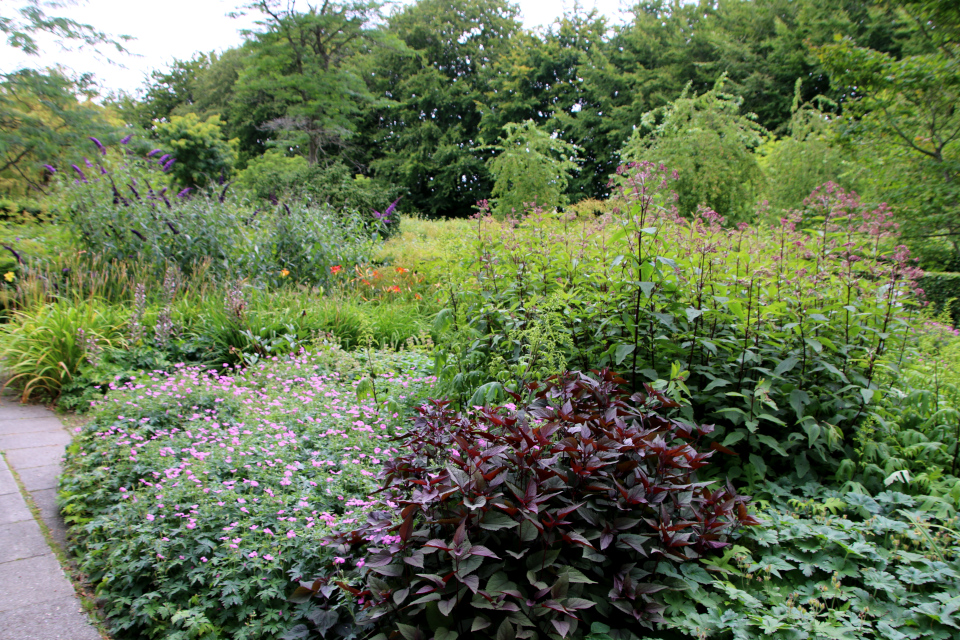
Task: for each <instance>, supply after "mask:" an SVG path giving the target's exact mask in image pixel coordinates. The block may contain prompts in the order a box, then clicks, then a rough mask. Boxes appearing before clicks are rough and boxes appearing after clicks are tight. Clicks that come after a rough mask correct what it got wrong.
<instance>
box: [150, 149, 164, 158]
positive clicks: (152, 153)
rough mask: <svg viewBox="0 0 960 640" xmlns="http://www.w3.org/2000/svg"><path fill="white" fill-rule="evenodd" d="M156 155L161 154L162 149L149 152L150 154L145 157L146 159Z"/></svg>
mask: <svg viewBox="0 0 960 640" xmlns="http://www.w3.org/2000/svg"><path fill="white" fill-rule="evenodd" d="M158 153H163V149H154V150H153V151H151V152H150V153H148V154H147V157H148V158H152V157H153V156H155V155H157V154H158Z"/></svg>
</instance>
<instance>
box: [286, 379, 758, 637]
mask: <svg viewBox="0 0 960 640" xmlns="http://www.w3.org/2000/svg"><path fill="white" fill-rule="evenodd" d="M595 373H596V377H591V376H588V375H585V374H582V373H568V374H564V375H563V376H559V377H555V378H553V379H550V380H548V381H547V382H545V383H542V384H532V385H530V389H529V390H530V391H531V392H532V397H533V398H534V399H533V401H532V402H530V403H529V404H528V405H527V406H525V407H523V408H520V409H518V408H517V407H516V406H515V405H514V404H505V405H502V406H499V407H492V408H491V407H484V408H482V409H480V408H478V409H477V410H476V411H474V412H469V413H466V414H462V413H455V412H454V411H453V410H452V409H451V407H450V405H449V403H447V402H443V401H433V402H432V403H429V404H427V405H425V406H423V407H422V408H421V409H420V415H419V417H418V418H417V419H416V421H415V422H414V424H413V428H412V429H411V430H410V431H409V432H408V433H406V434H405V435H402V436H400V437H399V440H400V443H399V444H398V445H397V447H396V448H397V449H399V450H400V451H401V452H402V453H401V454H400V455H398V456H396V457H394V458H393V459H392V460H390V461H388V462H386V463H385V464H384V465H383V468H382V471H381V478H382V479H383V481H384V483H385V487H384V489H383V493H382V496H381V498H380V502H379V505H378V506H379V509H378V508H377V507H374V508H373V511H372V513H371V515H370V517H369V518H368V521H367V522H366V523H365V524H363V525H361V526H360V527H356V528H349V529H342V528H341V530H340V531H341V532H340V533H339V534H338V535H334V536H332V537H330V538H329V539H328V540H327V542H328V543H329V544H331V545H334V553H335V554H336V555H335V557H334V558H333V562H332V565H331V570H330V571H329V572H328V573H327V574H325V575H323V576H321V577H320V578H319V579H317V580H315V581H314V582H312V583H302V585H301V586H300V587H299V588H298V589H297V590H296V591H295V592H294V594H293V596H292V599H293V600H295V601H301V602H305V601H309V600H312V601H314V602H315V604H316V609H315V610H314V611H312V612H310V613H309V614H308V618H309V619H310V620H311V621H312V625H311V626H310V627H308V626H307V625H302V626H299V627H297V628H295V629H294V630H293V631H292V632H291V633H290V634H289V635H288V637H291V638H293V637H301V638H302V637H308V636H309V637H315V636H317V635H319V636H322V637H325V638H329V637H331V636H335V637H356V636H357V635H359V634H363V635H364V636H365V637H366V636H374V637H377V638H387V637H400V636H396V635H395V632H399V634H400V635H402V637H404V638H407V639H410V640H415V639H418V638H423V639H426V638H430V637H433V638H455V637H458V636H459V637H464V638H541V637H543V638H545V637H563V638H567V637H575V638H581V637H584V636H585V635H587V634H588V633H590V629H591V626H594V629H595V630H596V629H597V628H602V629H604V630H605V631H606V632H607V633H609V635H610V636H611V637H615V638H635V637H637V636H636V633H637V632H640V630H641V629H643V628H648V629H649V628H653V625H654V624H655V623H657V622H660V621H661V620H662V618H661V615H660V614H661V612H662V611H663V605H662V604H661V601H660V599H659V596H658V595H657V594H658V592H660V591H663V590H665V589H683V588H686V585H685V584H684V583H683V580H678V579H675V578H670V577H668V575H670V574H672V575H680V574H678V573H677V571H676V570H677V569H678V568H679V569H680V570H681V571H683V572H684V574H685V573H686V571H687V570H689V569H687V570H685V569H684V567H689V566H697V568H699V563H698V558H700V557H701V556H703V555H705V554H709V553H710V552H712V551H714V550H716V549H720V548H723V547H725V546H726V545H727V541H726V536H727V535H728V534H729V533H731V532H733V531H735V530H736V529H737V528H738V527H739V526H740V525H751V524H757V520H755V519H754V518H753V517H752V516H751V515H749V514H748V512H747V509H746V503H747V501H748V500H749V498H747V497H745V496H740V495H737V493H736V492H735V491H734V490H733V488H732V487H730V486H729V485H728V486H726V487H715V486H713V483H710V482H698V481H697V478H696V475H697V474H696V472H697V470H698V469H701V468H703V467H704V466H705V465H707V464H708V459H709V458H710V457H711V455H712V454H713V452H712V451H709V452H701V451H699V450H698V448H697V444H698V443H699V440H700V437H701V436H702V435H704V434H707V433H709V432H710V431H711V428H710V427H709V426H706V425H704V426H700V427H693V426H690V425H688V424H686V423H684V422H680V421H677V420H672V419H669V418H665V417H663V416H662V415H660V413H659V410H660V409H661V408H663V407H669V406H674V405H675V404H676V403H675V402H674V401H673V400H671V399H669V398H668V397H667V396H665V395H663V394H662V393H660V392H658V391H656V390H654V389H653V388H652V387H650V386H647V387H646V389H645V390H644V391H642V392H639V393H633V394H631V393H630V392H628V391H626V390H625V387H624V385H625V383H626V381H625V380H623V379H621V378H619V377H616V376H615V375H614V374H612V373H610V372H609V371H607V370H605V371H601V372H595ZM515 399H516V400H518V401H519V399H520V396H515ZM374 634H378V635H374Z"/></svg>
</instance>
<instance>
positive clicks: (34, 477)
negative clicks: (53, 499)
mask: <svg viewBox="0 0 960 640" xmlns="http://www.w3.org/2000/svg"><path fill="white" fill-rule="evenodd" d="M19 473H20V480H21V481H22V482H23V486H24V487H26V488H27V491H29V492H30V493H33V492H34V491H40V490H43V489H56V488H57V476H59V475H60V465H58V464H49V465H44V466H42V467H28V468H26V469H24V470H22V471H20V472H19Z"/></svg>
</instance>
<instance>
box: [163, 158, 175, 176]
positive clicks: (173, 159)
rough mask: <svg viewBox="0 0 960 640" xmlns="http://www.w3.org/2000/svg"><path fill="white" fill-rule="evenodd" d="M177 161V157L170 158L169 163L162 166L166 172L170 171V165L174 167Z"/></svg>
mask: <svg viewBox="0 0 960 640" xmlns="http://www.w3.org/2000/svg"><path fill="white" fill-rule="evenodd" d="M176 161H177V159H176V158H170V159H169V160H167V164H165V165H163V167H161V168H162V169H163V172H164V173H166V172H167V171H170V167H172V166H173V163H174V162H176Z"/></svg>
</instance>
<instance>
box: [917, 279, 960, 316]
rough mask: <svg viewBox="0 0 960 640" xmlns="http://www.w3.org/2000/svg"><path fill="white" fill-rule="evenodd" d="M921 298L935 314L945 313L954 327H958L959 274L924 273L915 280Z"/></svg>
mask: <svg viewBox="0 0 960 640" xmlns="http://www.w3.org/2000/svg"><path fill="white" fill-rule="evenodd" d="M917 286H919V287H920V288H921V289H923V296H924V298H925V299H926V300H927V302H929V303H930V305H931V306H932V307H933V310H934V312H935V313H941V312H943V311H947V312H948V313H949V314H950V318H951V319H952V320H953V324H954V325H960V304H958V302H960V273H935V272H929V271H928V272H926V273H924V274H923V275H922V276H920V278H918V279H917Z"/></svg>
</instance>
